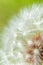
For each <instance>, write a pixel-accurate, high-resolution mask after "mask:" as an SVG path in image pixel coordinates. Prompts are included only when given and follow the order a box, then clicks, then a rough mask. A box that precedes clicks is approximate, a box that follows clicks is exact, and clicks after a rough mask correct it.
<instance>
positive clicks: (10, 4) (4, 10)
mask: <svg viewBox="0 0 43 65" xmlns="http://www.w3.org/2000/svg"><path fill="white" fill-rule="evenodd" d="M42 3H43V0H0V33H2V31H3V28H4V26H5V25H7V23H8V19H9V18H10V17H11V16H12V15H14V14H17V13H18V11H19V10H20V8H23V7H26V6H31V5H32V4H42Z"/></svg>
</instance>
